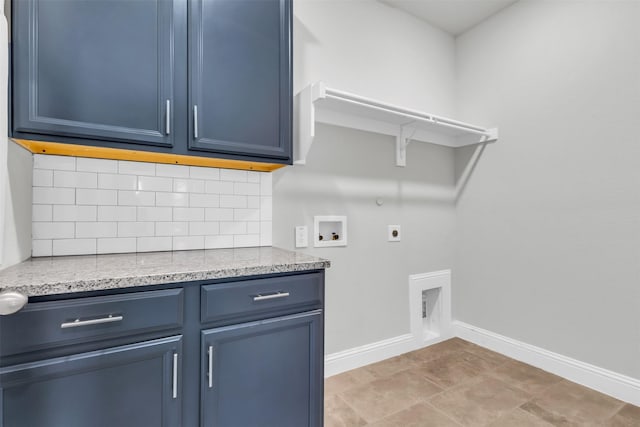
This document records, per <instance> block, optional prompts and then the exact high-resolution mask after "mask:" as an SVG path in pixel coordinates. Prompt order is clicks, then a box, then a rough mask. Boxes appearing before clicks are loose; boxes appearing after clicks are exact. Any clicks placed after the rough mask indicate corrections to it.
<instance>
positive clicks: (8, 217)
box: [0, 141, 33, 287]
mask: <svg viewBox="0 0 640 427" xmlns="http://www.w3.org/2000/svg"><path fill="white" fill-rule="evenodd" d="M7 151H8V152H7V166H8V167H7V172H8V174H7V182H6V183H5V184H6V193H5V200H4V201H3V202H2V203H0V207H1V208H2V209H4V210H5V217H4V237H3V241H2V242H0V243H1V244H2V245H3V259H2V264H0V269H3V268H6V267H9V266H11V265H13V264H17V263H19V262H20V261H23V260H25V259H27V258H29V257H30V256H31V183H32V179H33V178H32V174H31V169H32V166H33V155H32V154H31V153H30V152H28V151H27V150H25V149H24V148H22V147H21V146H19V145H17V144H15V143H13V142H11V141H8V150H7ZM0 287H1V286H0Z"/></svg>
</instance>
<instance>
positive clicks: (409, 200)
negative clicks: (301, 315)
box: [273, 0, 455, 353]
mask: <svg viewBox="0 0 640 427" xmlns="http://www.w3.org/2000/svg"><path fill="white" fill-rule="evenodd" d="M294 12H295V21H294V49H295V51H294V76H295V79H294V81H295V85H294V86H295V92H296V93H297V92H299V91H300V89H302V88H303V87H304V86H305V85H307V84H309V83H312V82H315V81H317V80H323V81H325V82H326V83H327V84H328V85H329V86H330V87H335V88H337V89H342V90H346V91H351V92H354V93H358V94H361V95H364V96H368V97H372V98H377V99H381V100H386V101H388V102H392V103H395V104H399V105H403V106H407V107H412V108H417V109H422V110H426V111H430V112H433V113H437V114H441V115H451V114H452V112H453V107H454V103H453V98H454V97H453V94H454V86H453V84H454V65H455V64H454V50H453V49H454V41H453V38H452V37H451V36H449V35H447V34H445V33H443V32H441V31H440V30H437V29H434V28H432V27H430V26H428V25H427V24H425V23H424V22H422V21H419V20H417V19H415V18H413V17H411V16H409V15H407V14H405V13H403V12H400V11H398V10H396V9H393V8H390V7H388V6H385V5H383V4H380V3H377V2H374V1H348V2H345V1H305V0H298V1H296V2H295V3H294ZM394 150H395V145H394V140H393V139H392V138H391V137H386V136H381V135H375V134H369V133H365V132H359V131H354V130H348V129H344V128H338V127H333V126H328V125H324V126H323V125H320V126H318V128H317V135H316V138H315V142H314V145H313V146H312V148H311V150H310V153H309V156H308V158H307V165H306V166H292V167H287V168H284V169H280V170H278V171H276V172H274V179H273V181H274V198H273V202H274V205H273V214H274V215H273V218H274V222H273V224H274V235H273V242H274V245H276V246H280V247H285V248H293V244H294V241H293V235H294V234H293V231H294V226H296V225H305V224H306V225H307V226H308V227H309V230H310V236H309V237H310V238H311V233H312V230H313V216H314V215H329V214H334V215H347V216H348V240H349V246H348V247H346V248H323V249H314V248H312V247H310V248H308V249H306V250H303V251H304V252H306V253H310V254H314V255H318V256H321V257H325V258H328V259H330V260H331V262H332V266H331V268H330V269H328V270H327V282H326V283H327V290H326V298H327V300H326V317H325V318H326V353H334V352H337V351H341V350H345V349H348V348H352V347H355V346H358V345H363V344H368V343H371V342H376V341H380V340H383V339H386V338H391V337H395V336H398V335H402V334H406V333H409V311H408V276H409V274H413V273H421V272H427V271H433V270H440V269H445V268H450V267H451V265H452V253H453V252H452V251H453V248H452V244H453V230H454V217H455V213H454V191H455V186H454V156H453V154H454V152H453V150H452V149H449V148H444V147H439V146H433V145H429V144H420V143H414V144H412V145H410V146H409V149H408V166H407V167H406V168H397V167H396V166H395V151H394ZM377 197H382V198H383V199H384V205H383V206H381V207H378V206H377V205H376V203H375V200H376V198H377ZM389 224H400V225H401V226H402V232H403V235H404V237H403V239H402V241H401V242H399V243H389V242H387V225H389Z"/></svg>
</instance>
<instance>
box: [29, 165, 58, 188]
mask: <svg viewBox="0 0 640 427" xmlns="http://www.w3.org/2000/svg"><path fill="white" fill-rule="evenodd" d="M33 186H34V187H51V186H53V171H52V170H49V169H34V170H33Z"/></svg>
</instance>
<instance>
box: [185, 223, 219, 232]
mask: <svg viewBox="0 0 640 427" xmlns="http://www.w3.org/2000/svg"><path fill="white" fill-rule="evenodd" d="M214 234H220V224H219V223H217V222H215V221H196V222H190V223H189V235H190V236H211V235H214Z"/></svg>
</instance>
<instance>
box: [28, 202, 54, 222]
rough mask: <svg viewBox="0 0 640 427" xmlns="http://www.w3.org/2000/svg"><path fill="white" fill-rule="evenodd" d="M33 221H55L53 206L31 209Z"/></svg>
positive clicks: (40, 206) (36, 206) (34, 206)
mask: <svg viewBox="0 0 640 427" xmlns="http://www.w3.org/2000/svg"><path fill="white" fill-rule="evenodd" d="M31 220H32V221H53V206H52V205H33V209H31Z"/></svg>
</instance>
